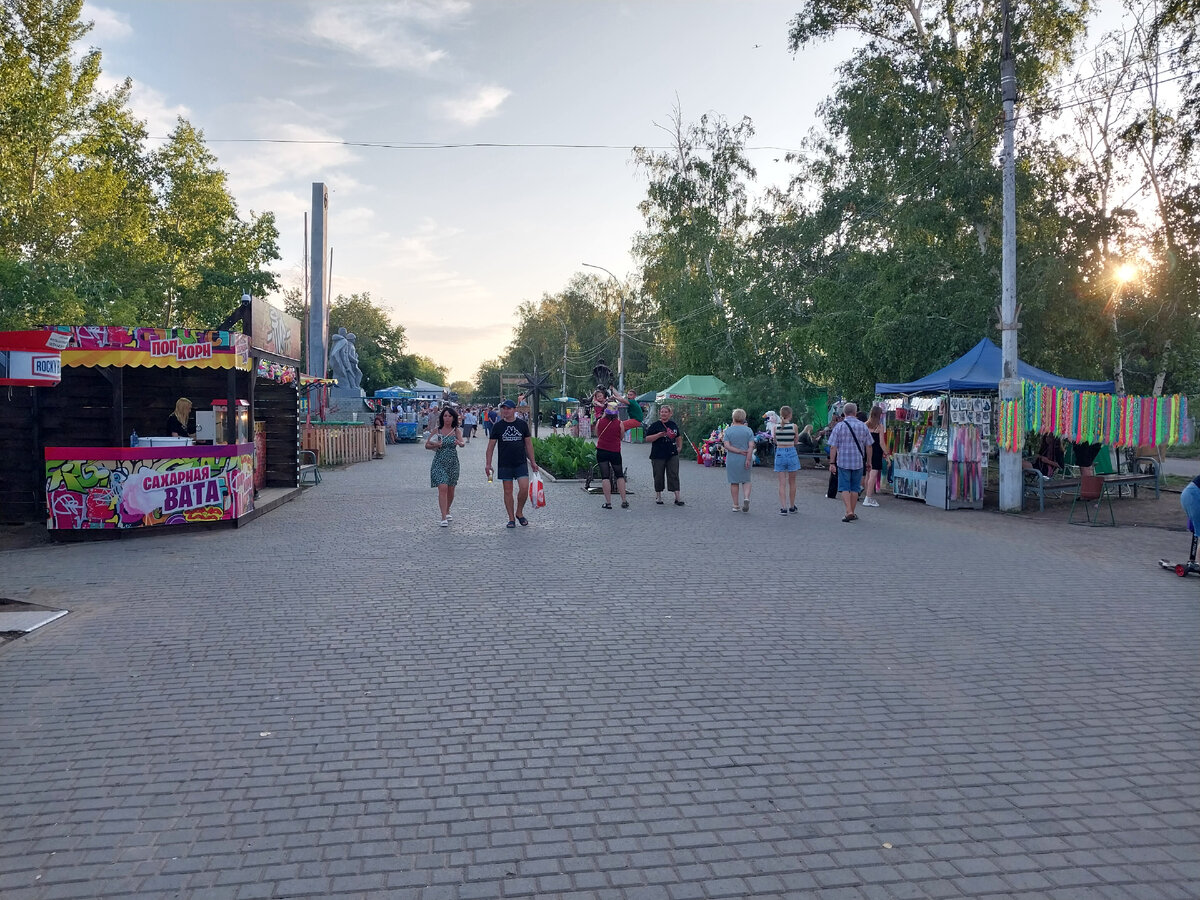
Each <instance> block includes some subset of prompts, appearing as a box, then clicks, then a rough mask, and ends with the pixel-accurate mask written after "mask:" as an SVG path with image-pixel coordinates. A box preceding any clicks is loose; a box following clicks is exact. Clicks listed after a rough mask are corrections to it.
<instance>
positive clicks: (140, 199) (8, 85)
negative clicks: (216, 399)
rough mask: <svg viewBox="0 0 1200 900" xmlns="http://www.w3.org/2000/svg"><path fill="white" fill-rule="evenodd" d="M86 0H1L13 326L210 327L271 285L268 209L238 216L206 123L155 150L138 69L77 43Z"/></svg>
mask: <svg viewBox="0 0 1200 900" xmlns="http://www.w3.org/2000/svg"><path fill="white" fill-rule="evenodd" d="M81 8H82V0H6V2H5V3H3V4H0V269H3V271H2V272H0V291H3V296H2V297H0V301H2V302H0V316H3V318H4V320H5V322H6V323H7V324H8V325H9V326H10V327H20V326H22V325H29V324H35V323H38V322H56V323H60V324H81V323H85V322H93V323H97V324H106V323H119V324H124V325H149V324H156V325H161V324H164V323H166V324H171V325H174V324H183V325H191V326H199V327H211V326H212V325H214V324H216V323H217V322H218V321H220V320H221V319H224V318H225V316H226V315H227V314H228V313H229V312H230V311H232V310H233V309H234V308H235V307H236V306H237V303H238V301H239V298H240V296H241V294H242V293H245V292H250V293H253V294H262V293H264V292H265V291H267V290H269V289H271V288H273V287H274V283H275V278H274V275H273V274H272V273H271V271H270V269H269V268H268V267H269V265H270V264H271V263H272V262H273V261H274V260H276V259H278V258H279V253H278V250H277V247H276V243H277V237H278V236H277V232H276V229H275V223H274V218H273V216H272V215H271V214H270V213H265V214H263V215H258V216H256V215H254V214H253V213H251V215H250V218H249V219H248V220H242V219H241V218H240V217H239V216H238V214H237V208H236V204H235V203H234V201H233V198H232V197H231V196H230V195H229V192H228V189H227V187H226V184H225V174H224V173H223V172H222V171H221V170H220V169H219V168H218V167H217V165H216V159H215V157H214V156H213V155H212V154H211V153H209V152H208V150H207V148H205V147H204V144H203V137H202V135H200V133H199V132H197V131H196V130H195V129H193V128H192V127H191V126H190V125H188V124H187V123H186V122H184V121H182V120H181V121H180V123H179V125H178V127H177V128H176V129H175V132H174V133H173V134H172V137H171V140H170V141H169V142H168V143H167V144H166V145H165V146H164V147H163V148H161V149H160V150H159V151H158V152H156V153H153V154H150V153H147V152H146V150H145V147H144V143H145V139H146V131H145V125H144V123H142V122H141V121H139V120H138V119H137V118H136V117H135V116H133V114H132V113H131V112H130V110H129V107H128V99H129V92H130V89H131V85H130V82H129V81H128V80H126V81H125V82H124V83H122V84H121V85H119V86H118V87H116V88H115V89H113V90H111V91H108V92H105V91H100V90H99V89H98V88H97V83H98V79H99V76H100V74H101V66H100V63H101V54H100V51H99V50H98V49H95V48H91V49H89V50H87V51H86V52H84V53H82V54H81V55H78V56H74V55H73V48H74V47H76V46H78V45H79V43H80V42H81V41H82V40H83V39H84V38H85V37H86V36H87V34H88V32H89V31H90V29H91V23H90V22H86V21H83V20H82V19H81V18H80V14H81Z"/></svg>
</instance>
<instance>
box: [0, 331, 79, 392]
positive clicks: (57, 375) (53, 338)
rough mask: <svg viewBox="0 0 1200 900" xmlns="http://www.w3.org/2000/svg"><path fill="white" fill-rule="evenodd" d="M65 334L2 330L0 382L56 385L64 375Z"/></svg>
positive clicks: (3, 383)
mask: <svg viewBox="0 0 1200 900" xmlns="http://www.w3.org/2000/svg"><path fill="white" fill-rule="evenodd" d="M64 346H66V339H65V338H64V336H63V335H59V334H48V333H47V332H45V331H0V385H20V386H23V387H53V386H54V385H56V384H58V382H59V380H60V379H61V375H62V356H61V354H60V353H59V351H60V350H62V348H63V347H64Z"/></svg>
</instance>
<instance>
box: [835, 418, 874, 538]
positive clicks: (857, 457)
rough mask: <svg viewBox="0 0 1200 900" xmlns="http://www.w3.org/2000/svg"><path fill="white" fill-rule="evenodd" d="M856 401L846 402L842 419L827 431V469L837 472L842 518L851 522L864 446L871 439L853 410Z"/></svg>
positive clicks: (861, 469)
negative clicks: (842, 509) (844, 513)
mask: <svg viewBox="0 0 1200 900" xmlns="http://www.w3.org/2000/svg"><path fill="white" fill-rule="evenodd" d="M857 412H858V404H856V403H847V404H846V405H845V407H844V409H843V413H844V414H845V418H844V419H842V421H841V422H839V423H838V424H837V425H836V426H834V429H833V431H832V432H831V433H830V435H829V471H830V472H831V473H834V472H836V473H837V480H838V484H837V487H838V491H840V492H841V495H842V503H843V504H844V505H845V507H846V515H845V516H843V517H842V521H843V522H855V521H857V520H858V514H857V513H856V512H855V509H856V508H857V506H858V495H859V494H860V493H861V492H862V479H863V466H864V465H865V463H866V454H865V452H864V448H865V447H867V446H869V445H870V443H871V434H870V432H869V431H867V426H866V425H865V424H863V423H862V422H860V421H859V420H858V418H857V417H856V415H855V413H857Z"/></svg>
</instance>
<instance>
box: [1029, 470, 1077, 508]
mask: <svg viewBox="0 0 1200 900" xmlns="http://www.w3.org/2000/svg"><path fill="white" fill-rule="evenodd" d="M1021 475H1022V478H1023V484H1022V486H1021V494H1022V496H1024V497H1037V501H1038V512H1045V510H1046V495H1047V494H1053V495H1055V496H1057V497H1060V498H1061V497H1062V496H1063V495H1064V494H1065V493H1066V492H1067V491H1076V492H1078V490H1079V485H1080V484H1081V483H1082V482H1081V481H1080V480H1079V479H1078V478H1059V477H1054V478H1046V477H1044V476H1043V475H1042V473H1041V472H1039V471H1037V470H1036V469H1023V470H1022V471H1021Z"/></svg>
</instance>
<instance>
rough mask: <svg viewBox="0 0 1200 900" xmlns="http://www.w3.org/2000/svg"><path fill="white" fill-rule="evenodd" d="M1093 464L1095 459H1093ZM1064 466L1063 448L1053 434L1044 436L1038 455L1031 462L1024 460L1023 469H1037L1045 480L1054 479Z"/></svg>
mask: <svg viewBox="0 0 1200 900" xmlns="http://www.w3.org/2000/svg"><path fill="white" fill-rule="evenodd" d="M1092 460H1093V462H1094V461H1095V457H1092ZM1062 466H1063V448H1062V444H1061V443H1060V442H1059V440H1058V438H1056V437H1055V436H1054V435H1052V434H1046V435H1043V436H1042V445H1041V447H1039V448H1038V452H1037V455H1036V456H1035V457H1034V458H1033V460H1032V462H1031V461H1030V460H1022V467H1023V468H1025V469H1036V470H1037V471H1038V472H1041V474H1042V477H1043V478H1053V477H1054V476H1055V475H1057V474H1058V473H1059V471H1060V470H1061V469H1062Z"/></svg>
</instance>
